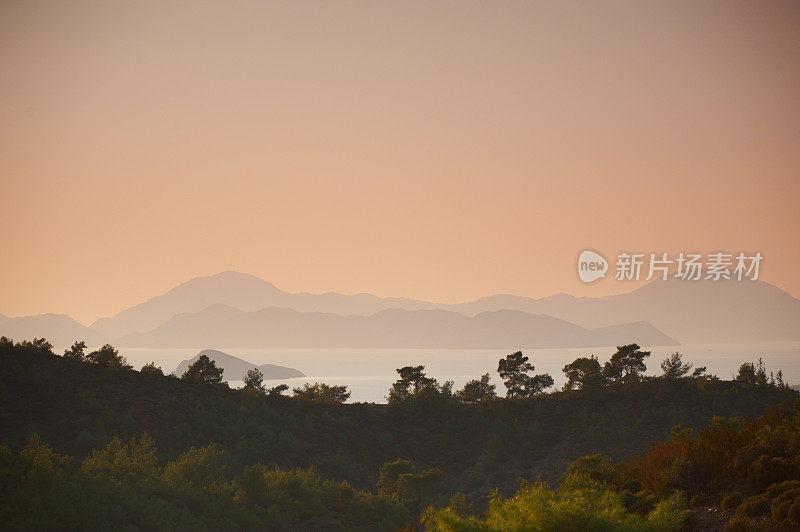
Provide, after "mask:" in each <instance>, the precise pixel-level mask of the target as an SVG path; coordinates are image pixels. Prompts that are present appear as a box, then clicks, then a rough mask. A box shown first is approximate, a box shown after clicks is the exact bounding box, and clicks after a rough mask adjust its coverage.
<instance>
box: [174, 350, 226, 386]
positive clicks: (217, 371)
mask: <svg viewBox="0 0 800 532" xmlns="http://www.w3.org/2000/svg"><path fill="white" fill-rule="evenodd" d="M223 371H225V370H224V369H222V368H219V367H217V365H216V364H215V363H214V361H213V360H211V359H210V358H208V355H200V358H198V359H197V361H196V362H195V363H194V364H192V365H190V366H189V368H188V369H187V370H186V372H185V373H184V374H183V375H181V378H182V379H184V380H187V381H195V382H207V383H210V384H220V383H222V373H223Z"/></svg>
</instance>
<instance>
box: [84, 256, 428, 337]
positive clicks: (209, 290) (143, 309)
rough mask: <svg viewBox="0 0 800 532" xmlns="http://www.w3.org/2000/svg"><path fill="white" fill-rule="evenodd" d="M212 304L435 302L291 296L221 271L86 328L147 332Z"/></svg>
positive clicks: (331, 308)
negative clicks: (176, 317)
mask: <svg viewBox="0 0 800 532" xmlns="http://www.w3.org/2000/svg"><path fill="white" fill-rule="evenodd" d="M215 304H223V305H228V306H231V307H234V308H237V309H239V310H244V311H253V310H259V309H262V308H264V307H285V308H291V309H293V310H297V311H301V312H330V313H333V314H362V315H368V314H374V313H375V312H378V311H381V310H385V309H389V308H402V309H407V310H420V309H431V308H436V307H437V306H438V305H437V304H436V303H429V302H426V301H417V300H413V299H406V298H380V297H377V296H373V295H370V294H356V295H345V294H338V293H334V292H329V293H324V294H309V293H298V294H291V293H289V292H284V291H283V290H280V289H278V288H276V287H275V286H274V285H273V284H271V283H268V282H267V281H264V280H262V279H259V278H258V277H256V276H254V275H248V274H244V273H239V272H233V271H226V272H222V273H219V274H217V275H212V276H209V277H197V278H195V279H192V280H190V281H187V282H185V283H183V284H181V285H179V286H176V287H175V288H173V289H172V290H170V291H169V292H167V293H165V294H162V295H160V296H156V297H154V298H152V299H148V300H147V301H145V302H144V303H140V304H138V305H136V306H133V307H131V308H129V309H126V310H123V311H122V312H120V313H119V314H117V315H116V316H114V317H113V318H102V319H99V320H97V321H96V322H94V323H93V324H92V325H91V327H92V329H94V330H95V331H97V332H98V333H100V334H102V335H103V336H105V337H107V338H119V337H120V336H124V335H126V334H129V333H133V332H146V331H150V330H151V329H153V328H155V327H158V326H159V325H161V324H163V323H164V322H166V321H167V320H168V319H170V318H172V317H173V316H175V315H176V314H179V313H183V312H199V311H201V310H203V309H205V308H207V307H209V306H211V305H215Z"/></svg>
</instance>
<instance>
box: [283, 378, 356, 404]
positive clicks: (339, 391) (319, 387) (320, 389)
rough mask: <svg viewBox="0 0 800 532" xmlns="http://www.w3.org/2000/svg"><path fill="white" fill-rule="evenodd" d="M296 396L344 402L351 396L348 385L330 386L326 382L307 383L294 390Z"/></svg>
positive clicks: (316, 401) (320, 401) (319, 400)
mask: <svg viewBox="0 0 800 532" xmlns="http://www.w3.org/2000/svg"><path fill="white" fill-rule="evenodd" d="M292 392H294V396H295V397H296V398H298V399H303V400H305V401H314V402H315V403H328V404H342V403H344V402H345V401H347V400H348V399H349V398H350V392H348V391H347V386H337V385H333V386H329V385H327V384H325V383H324V382H315V383H314V384H308V383H305V384H304V385H303V387H302V388H294V389H293V390H292Z"/></svg>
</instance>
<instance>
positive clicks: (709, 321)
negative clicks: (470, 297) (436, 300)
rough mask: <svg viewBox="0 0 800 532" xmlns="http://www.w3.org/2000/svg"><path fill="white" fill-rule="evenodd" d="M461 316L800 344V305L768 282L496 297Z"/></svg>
mask: <svg viewBox="0 0 800 532" xmlns="http://www.w3.org/2000/svg"><path fill="white" fill-rule="evenodd" d="M451 308H452V309H453V310H455V311H457V312H462V313H464V314H468V315H469V314H475V313H478V312H484V311H487V310H498V309H501V308H503V309H515V310H521V311H524V312H531V313H542V314H548V315H550V316H555V317H558V318H561V319H564V320H568V321H571V322H573V323H577V324H580V325H582V326H584V327H587V328H596V327H605V326H609V325H613V324H614V323H625V322H629V321H636V320H642V321H646V322H649V323H652V324H653V325H654V326H656V327H658V329H659V330H661V331H663V332H664V333H666V334H668V335H670V336H672V337H675V338H677V339H678V340H679V341H681V342H692V341H715V342H752V341H776V340H800V300H798V299H796V298H794V297H792V296H791V295H789V294H788V293H786V292H784V291H783V290H781V289H779V288H777V287H775V286H773V285H771V284H769V283H765V282H762V281H741V282H740V281H733V280H732V281H716V282H714V281H682V280H676V279H670V280H668V281H653V282H650V283H648V284H646V285H643V286H641V287H639V288H637V289H636V290H633V291H632V292H628V293H626V294H620V295H615V296H606V297H597V298H591V297H573V296H570V295H567V294H558V295H555V296H550V297H546V298H542V299H531V298H524V297H517V296H512V295H496V296H490V297H486V298H482V299H479V300H476V301H473V302H470V303H465V304H461V305H453V306H452V307H451Z"/></svg>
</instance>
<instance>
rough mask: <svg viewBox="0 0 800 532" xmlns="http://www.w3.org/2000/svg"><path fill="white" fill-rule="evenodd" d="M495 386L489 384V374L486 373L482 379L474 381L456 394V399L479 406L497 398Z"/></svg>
mask: <svg viewBox="0 0 800 532" xmlns="http://www.w3.org/2000/svg"><path fill="white" fill-rule="evenodd" d="M494 390H495V386H494V384H491V383H490V382H489V374H488V373H484V374H483V375H481V378H480V379H473V380H471V381H469V382H468V383H466V384H465V385H464V388H463V389H461V390H459V391H458V392H456V398H458V399H459V400H460V401H461V402H463V403H468V404H477V403H480V402H481V401H488V400H490V399H494V398H496V397H497V394H496V393H495V391H494Z"/></svg>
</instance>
